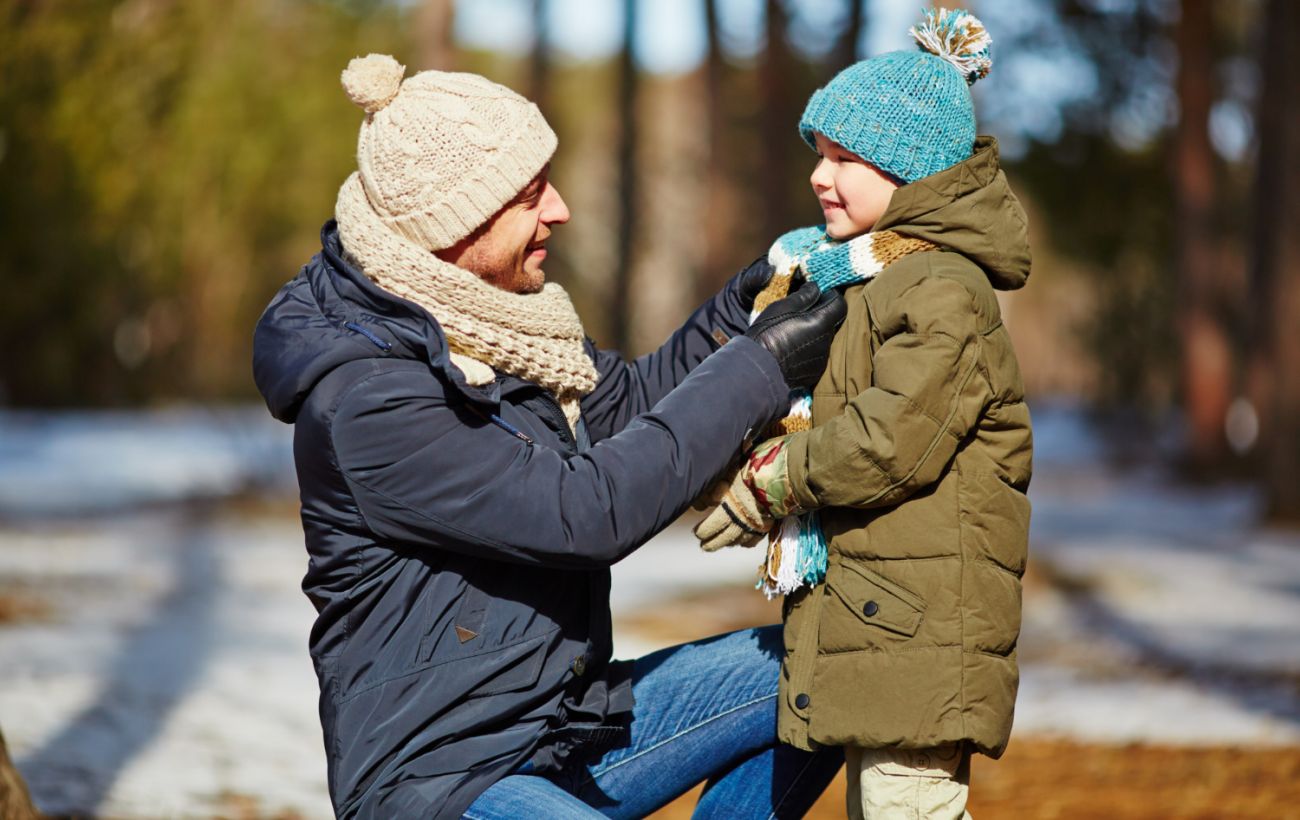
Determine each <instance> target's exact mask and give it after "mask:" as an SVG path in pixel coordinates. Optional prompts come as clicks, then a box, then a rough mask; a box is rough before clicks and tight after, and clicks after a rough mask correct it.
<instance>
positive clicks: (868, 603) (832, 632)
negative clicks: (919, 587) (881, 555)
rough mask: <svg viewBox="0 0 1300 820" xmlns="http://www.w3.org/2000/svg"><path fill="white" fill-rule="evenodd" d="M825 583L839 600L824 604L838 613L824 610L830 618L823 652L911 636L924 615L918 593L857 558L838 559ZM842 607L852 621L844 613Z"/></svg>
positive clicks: (862, 646)
mask: <svg viewBox="0 0 1300 820" xmlns="http://www.w3.org/2000/svg"><path fill="white" fill-rule="evenodd" d="M836 570H838V571H836ZM826 586H827V588H828V589H829V590H830V592H832V593H833V594H834V597H835V599H836V600H837V601H838V605H837V604H836V603H835V601H828V602H827V605H828V606H830V607H832V608H833V609H836V610H840V612H837V613H835V614H831V613H827V614H828V615H829V616H830V617H828V618H826V619H825V621H824V622H823V625H824V628H823V630H822V635H821V644H822V649H823V650H825V651H830V652H836V651H852V650H857V649H869V648H872V647H873V646H879V645H882V644H884V645H888V644H891V643H894V642H896V641H897V640H899V639H905V638H910V637H912V636H913V635H915V634H916V632H917V630H918V629H919V628H920V626H921V621H922V620H924V618H925V601H924V600H923V599H922V598H920V596H918V595H916V594H915V593H913V592H911V591H909V590H907V589H904V588H903V587H901V586H899V585H898V584H895V583H894V582H893V581H890V580H889V579H888V578H886V577H884V576H883V575H881V574H880V573H878V572H876V571H874V570H872V569H869V568H868V567H865V566H862V565H861V564H859V563H857V562H856V561H851V560H844V561H841V562H840V563H839V564H838V565H837V566H836V567H834V568H833V569H832V572H830V573H828V574H827V578H826ZM844 609H847V610H848V611H849V612H850V613H852V617H853V619H852V620H848V619H846V618H845V617H844V616H843V610H844ZM864 626H865V627H867V628H866V629H864V628H863V627H864ZM882 633H885V634H882Z"/></svg>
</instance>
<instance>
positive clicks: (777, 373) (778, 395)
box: [726, 334, 790, 433]
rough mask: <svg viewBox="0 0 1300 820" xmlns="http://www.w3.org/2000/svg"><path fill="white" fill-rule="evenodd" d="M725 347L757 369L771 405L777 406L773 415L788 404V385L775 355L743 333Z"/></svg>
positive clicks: (757, 431) (765, 423)
mask: <svg viewBox="0 0 1300 820" xmlns="http://www.w3.org/2000/svg"><path fill="white" fill-rule="evenodd" d="M726 349H731V350H735V351H736V354H737V355H740V356H743V357H744V358H746V359H748V360H749V362H750V363H751V364H752V365H753V367H754V368H755V369H756V370H757V371H758V373H759V375H760V376H761V378H762V380H763V384H765V385H766V387H767V390H768V393H769V395H770V396H771V397H772V398H773V402H772V405H771V406H772V407H775V408H778V409H776V410H774V411H773V415H774V416H775V414H777V413H780V412H781V411H783V410H785V409H786V407H788V406H789V402H790V386H789V385H788V384H786V382H785V375H784V374H782V373H781V366H780V365H779V364H777V363H776V357H775V356H773V355H772V354H771V353H768V352H767V350H766V349H765V348H764V347H763V346H762V345H760V344H759V343H758V342H756V341H754V340H753V339H751V338H749V337H748V336H745V335H743V334H742V335H740V336H736V337H735V338H733V339H732V340H731V341H729V342H727V344H726ZM772 420H773V419H768V420H767V421H766V422H764V426H766V425H767V424H769V423H771V421H772ZM755 432H756V433H760V432H762V430H761V429H760V430H756V431H755Z"/></svg>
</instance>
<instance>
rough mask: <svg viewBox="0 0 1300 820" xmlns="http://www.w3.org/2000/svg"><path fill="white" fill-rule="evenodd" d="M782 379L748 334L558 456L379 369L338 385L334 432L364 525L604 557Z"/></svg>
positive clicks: (718, 458)
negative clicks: (343, 389)
mask: <svg viewBox="0 0 1300 820" xmlns="http://www.w3.org/2000/svg"><path fill="white" fill-rule="evenodd" d="M787 397H788V387H787V385H786V382H785V380H784V378H783V376H782V372H781V368H780V366H779V365H778V363H777V361H776V360H775V359H774V358H773V356H772V355H771V354H769V353H768V352H766V351H765V350H764V349H763V348H762V347H761V346H760V345H759V344H756V343H755V342H754V341H753V340H751V339H747V338H744V339H737V340H735V341H734V342H732V343H731V344H729V345H727V346H726V347H725V348H724V349H723V350H720V351H718V353H717V355H716V356H714V357H712V358H710V359H709V361H708V362H706V363H705V364H703V365H701V366H700V367H699V368H697V372H696V373H695V374H693V375H692V376H691V377H690V378H687V379H685V380H684V381H683V383H682V384H681V386H680V387H679V388H678V389H677V390H676V391H673V392H672V393H671V394H670V395H668V396H666V397H664V398H663V399H662V400H661V401H659V402H658V404H657V405H656V406H655V407H654V409H653V410H651V411H650V412H648V413H645V414H644V415H642V416H640V417H639V418H636V419H635V420H634V421H633V422H632V423H630V424H628V425H627V427H626V429H625V430H624V431H623V432H622V433H620V434H619V435H616V436H613V437H611V438H609V439H607V440H606V441H604V442H601V443H600V444H598V445H596V446H594V447H592V448H591V449H590V450H589V451H588V452H586V453H584V454H582V455H579V456H574V457H572V458H568V459H566V458H564V457H562V456H561V454H560V453H558V452H556V451H554V450H551V449H549V448H546V447H542V446H536V445H532V444H528V443H526V442H524V441H522V440H521V439H519V438H516V437H514V436H511V435H507V434H506V433H504V432H503V431H502V430H501V429H499V428H497V427H496V426H494V425H492V424H485V423H482V422H481V421H479V420H478V419H477V418H475V417H474V416H472V415H471V414H469V413H467V412H463V411H461V410H459V409H458V408H456V407H454V406H451V405H449V404H448V403H447V402H446V401H445V399H442V398H436V397H431V396H421V395H414V394H412V391H410V388H409V375H404V374H400V373H386V374H379V375H376V376H372V377H371V378H369V379H366V380H363V381H362V382H360V383H358V384H357V385H354V386H353V387H352V388H351V389H350V390H349V392H348V393H347V394H346V395H345V396H344V397H343V398H342V400H341V401H340V403H339V406H338V409H337V411H336V414H335V416H334V420H333V423H332V426H331V438H332V443H333V447H334V451H335V455H336V457H337V460H338V466H339V469H340V470H341V471H342V473H343V475H344V477H345V479H346V480H347V483H348V486H349V488H350V489H351V491H352V495H353V497H354V499H355V501H356V504H357V506H358V508H359V511H360V514H361V517H362V518H363V520H364V523H365V524H366V526H367V527H368V528H369V529H370V530H371V531H372V532H374V533H375V534H376V535H378V536H379V537H381V538H384V539H389V540H392V541H394V542H397V543H402V544H407V545H411V546H414V547H431V548H437V549H445V550H452V551H455V552H460V553H465V554H471V555H477V556H484V557H492V558H496V559H500V560H509V561H517V562H525V563H535V564H542V565H548V566H571V567H588V566H602V565H608V564H612V563H614V562H615V561H617V560H619V559H620V558H622V557H623V556H624V555H626V554H628V553H629V552H631V551H632V550H634V549H636V548H637V547H638V546H640V545H641V544H642V543H644V542H645V541H646V540H647V539H648V538H650V537H651V536H652V535H654V534H655V533H656V532H658V531H659V530H660V529H662V528H663V527H665V526H667V525H668V524H669V523H670V522H672V521H673V520H674V519H675V518H676V517H677V516H678V515H679V514H680V513H681V512H682V510H683V509H685V507H686V505H687V504H688V503H689V502H690V500H691V499H692V498H693V497H695V496H696V495H697V494H698V493H699V492H700V491H701V490H702V489H703V488H704V486H705V484H706V483H707V482H708V481H709V480H711V479H712V478H713V477H714V476H715V475H716V474H717V473H718V472H719V471H720V470H721V469H722V468H723V467H724V466H725V464H726V461H727V459H728V458H729V457H730V456H731V454H732V452H734V451H735V449H736V448H737V447H738V446H739V445H740V442H741V440H742V439H743V438H744V436H745V435H746V433H747V432H749V431H750V430H751V429H753V428H756V427H760V426H761V425H763V424H765V423H767V422H768V421H769V420H770V419H771V418H772V417H773V416H774V415H776V414H777V413H779V412H780V411H781V410H782V409H783V405H784V404H785V402H786V401H787Z"/></svg>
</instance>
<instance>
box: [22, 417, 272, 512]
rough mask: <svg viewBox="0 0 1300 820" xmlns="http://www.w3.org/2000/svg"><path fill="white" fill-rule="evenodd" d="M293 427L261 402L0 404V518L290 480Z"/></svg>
mask: <svg viewBox="0 0 1300 820" xmlns="http://www.w3.org/2000/svg"><path fill="white" fill-rule="evenodd" d="M292 435H293V434H292V428H290V427H289V426H287V425H284V424H281V423H280V422H277V421H275V420H274V419H272V418H271V417H270V415H269V414H268V413H267V412H266V410H264V409H262V408H260V407H239V408H221V409H209V408H203V407H193V406H187V407H175V408H170V409H164V410H155V411H126V412H103V411H93V412H92V411H86V412H66V413H57V414H55V413H35V412H21V411H20V412H13V411H0V517H11V518H12V517H47V518H48V517H50V516H56V515H63V514H68V513H75V514H87V513H96V512H98V513H106V512H112V511H113V510H117V509H120V508H122V507H124V506H128V507H129V506H134V505H140V504H148V503H162V502H171V501H183V500H188V499H193V498H212V497H221V496H226V495H230V494H232V493H235V492H239V491H241V490H247V489H251V488H256V487H259V486H269V485H274V484H281V485H283V484H284V483H285V482H286V481H288V482H292V480H293V459H292V452H291V444H290V442H291V441H292Z"/></svg>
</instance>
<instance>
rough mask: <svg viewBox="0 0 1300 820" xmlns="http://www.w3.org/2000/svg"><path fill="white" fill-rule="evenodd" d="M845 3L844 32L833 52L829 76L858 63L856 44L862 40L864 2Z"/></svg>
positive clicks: (849, 0)
mask: <svg viewBox="0 0 1300 820" xmlns="http://www.w3.org/2000/svg"><path fill="white" fill-rule="evenodd" d="M847 2H848V9H847V12H848V13H847V15H846V16H845V19H844V30H843V31H842V32H841V33H840V40H839V43H838V44H837V45H836V47H835V51H834V52H833V56H834V61H833V64H832V65H831V67H830V69H831V70H830V76H834V75H835V74H836V73H837V72H838V71H839V70H840V69H842V68H844V67H845V66H847V65H849V64H851V63H856V62H857V61H858V42H859V41H860V40H861V39H862V6H863V4H864V3H865V2H866V0H847ZM828 79H829V78H828Z"/></svg>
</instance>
